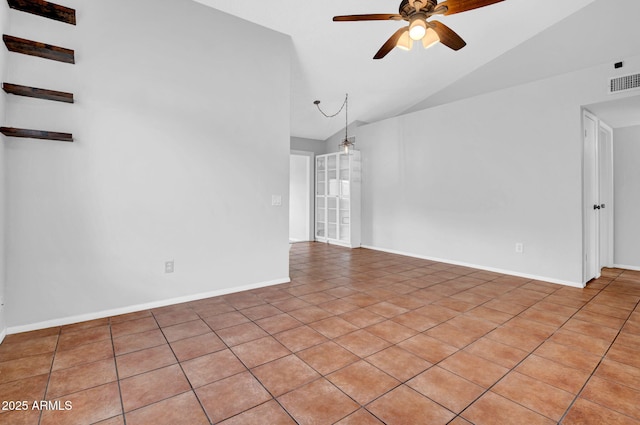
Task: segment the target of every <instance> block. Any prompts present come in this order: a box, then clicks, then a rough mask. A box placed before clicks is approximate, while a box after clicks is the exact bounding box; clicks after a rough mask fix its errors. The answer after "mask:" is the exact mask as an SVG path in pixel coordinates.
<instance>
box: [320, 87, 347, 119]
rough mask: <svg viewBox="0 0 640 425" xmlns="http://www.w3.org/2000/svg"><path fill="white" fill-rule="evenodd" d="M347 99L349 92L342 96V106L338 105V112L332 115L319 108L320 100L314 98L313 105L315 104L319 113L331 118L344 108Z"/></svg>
mask: <svg viewBox="0 0 640 425" xmlns="http://www.w3.org/2000/svg"><path fill="white" fill-rule="evenodd" d="M348 99H349V94H348V93H347V94H346V95H345V97H344V102H343V103H342V106H341V107H340V110H339V111H338V112H336V113H335V114H333V115H328V114H326V113H325V112H324V111H323V110H322V109H320V101H319V100H316V101H315V102H313V104H314V105H316V107H317V108H318V111H320V113H321V114H322V115H324V116H325V117H327V118H333V117H335V116H337V115H338V114H339V113H340V112H342V110H343V109H344V107H345V106H347V100H348ZM347 112H348V107H347Z"/></svg>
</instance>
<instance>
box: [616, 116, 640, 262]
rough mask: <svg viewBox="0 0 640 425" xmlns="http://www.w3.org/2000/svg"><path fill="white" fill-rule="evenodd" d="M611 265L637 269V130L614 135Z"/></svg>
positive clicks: (639, 185)
mask: <svg viewBox="0 0 640 425" xmlns="http://www.w3.org/2000/svg"><path fill="white" fill-rule="evenodd" d="M613 157H614V159H613V161H614V162H613V163H614V167H613V168H614V198H613V199H614V204H615V207H614V214H615V218H614V223H615V224H614V262H615V264H616V265H621V266H627V267H630V268H634V269H640V221H639V220H638V216H639V215H638V211H640V167H639V166H638V164H640V126H633V127H625V128H617V129H615V130H614V133H613Z"/></svg>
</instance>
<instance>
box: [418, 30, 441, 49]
mask: <svg viewBox="0 0 640 425" xmlns="http://www.w3.org/2000/svg"><path fill="white" fill-rule="evenodd" d="M439 42H440V37H439V36H438V33H437V32H435V31H434V30H433V28H427V32H426V33H425V35H424V37H423V38H422V45H423V46H424V48H425V49H428V48H429V47H431V46H433V45H435V44H437V43H439Z"/></svg>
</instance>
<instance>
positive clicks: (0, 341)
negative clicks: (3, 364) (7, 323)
mask: <svg viewBox="0 0 640 425" xmlns="http://www.w3.org/2000/svg"><path fill="white" fill-rule="evenodd" d="M5 336H7V330H6V329H3V330H2V332H0V344H1V343H2V341H4V337H5Z"/></svg>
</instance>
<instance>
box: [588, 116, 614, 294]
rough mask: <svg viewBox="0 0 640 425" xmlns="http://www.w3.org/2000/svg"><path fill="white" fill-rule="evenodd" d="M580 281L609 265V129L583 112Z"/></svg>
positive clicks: (610, 150)
mask: <svg viewBox="0 0 640 425" xmlns="http://www.w3.org/2000/svg"><path fill="white" fill-rule="evenodd" d="M582 124H583V131H584V149H583V152H584V154H583V155H584V156H583V173H584V176H583V190H584V192H583V223H584V224H583V226H584V227H583V233H584V237H583V241H584V243H583V249H584V258H583V260H584V261H583V264H584V267H583V281H584V283H586V282H588V281H590V280H591V279H597V278H599V277H600V273H601V270H602V268H603V267H611V266H613V216H614V215H613V130H612V128H611V127H609V126H608V125H607V124H605V123H604V122H602V120H600V119H599V118H598V117H597V116H596V115H594V114H592V113H591V112H589V111H588V110H586V109H585V110H583V117H582Z"/></svg>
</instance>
